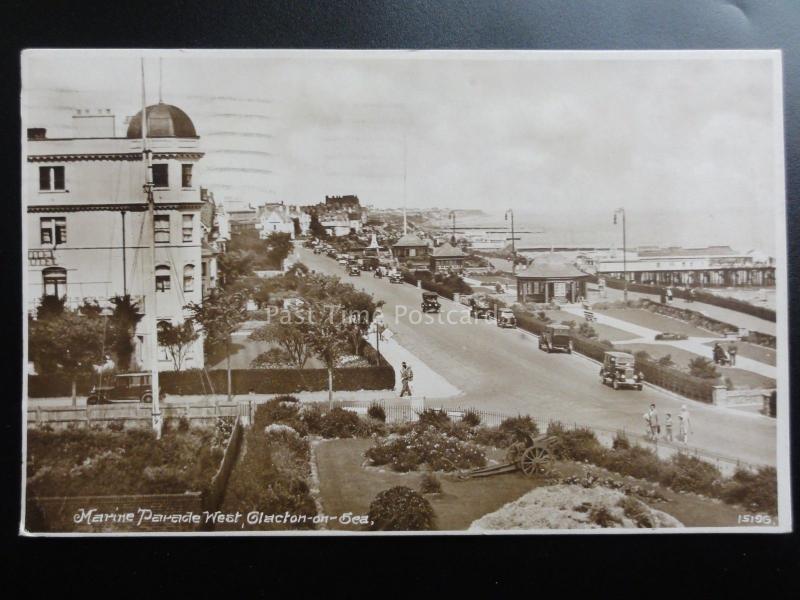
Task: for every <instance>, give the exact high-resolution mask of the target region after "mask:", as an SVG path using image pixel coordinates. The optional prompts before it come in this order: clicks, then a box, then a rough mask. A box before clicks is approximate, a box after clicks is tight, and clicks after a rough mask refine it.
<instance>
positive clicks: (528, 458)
mask: <svg viewBox="0 0 800 600" xmlns="http://www.w3.org/2000/svg"><path fill="white" fill-rule="evenodd" d="M552 462H553V457H552V455H551V454H550V451H549V450H548V449H547V448H544V447H542V446H532V447H531V448H528V449H527V450H525V452H523V453H522V457H521V458H520V459H519V467H520V469H521V470H522V472H523V473H524V474H525V475H527V476H528V477H533V476H534V475H536V474H537V473H540V474H544V473H547V472H549V471H550V467H551V466H552Z"/></svg>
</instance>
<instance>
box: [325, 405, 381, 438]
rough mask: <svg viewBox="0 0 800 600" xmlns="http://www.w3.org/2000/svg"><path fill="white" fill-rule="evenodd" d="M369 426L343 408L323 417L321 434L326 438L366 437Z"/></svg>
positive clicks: (331, 411)
mask: <svg viewBox="0 0 800 600" xmlns="http://www.w3.org/2000/svg"><path fill="white" fill-rule="evenodd" d="M367 429H368V427H367V425H366V423H364V422H363V421H362V420H361V418H360V417H359V416H358V415H357V414H356V413H354V412H351V411H349V410H345V409H343V408H339V407H338V406H337V407H336V408H333V409H332V410H330V411H329V412H327V413H325V414H324V415H323V416H322V420H321V422H320V428H319V434H320V435H322V437H324V438H352V437H364V436H365V435H369V433H367Z"/></svg>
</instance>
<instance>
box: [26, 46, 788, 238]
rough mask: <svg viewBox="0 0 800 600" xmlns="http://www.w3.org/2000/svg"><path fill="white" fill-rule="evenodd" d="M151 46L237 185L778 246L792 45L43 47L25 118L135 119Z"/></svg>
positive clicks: (570, 226)
mask: <svg viewBox="0 0 800 600" xmlns="http://www.w3.org/2000/svg"><path fill="white" fill-rule="evenodd" d="M141 56H145V70H146V92H147V99H148V103H154V102H156V101H157V100H158V97H159V87H160V88H161V96H162V98H163V101H164V102H166V103H169V104H175V105H177V106H179V107H180V108H182V109H183V110H185V111H186V112H187V114H188V115H189V116H190V117H191V118H192V120H193V122H194V124H195V127H196V128H197V131H198V135H200V137H201V143H202V146H203V149H204V150H205V152H206V156H205V158H204V159H203V160H202V161H201V169H200V170H199V171H198V175H197V176H198V177H199V178H200V181H201V182H202V185H204V186H205V187H208V188H210V189H211V190H212V191H214V193H215V196H216V197H217V198H224V199H226V200H240V201H243V202H252V203H256V204H259V203H262V202H265V201H271V202H272V201H284V202H286V203H289V204H314V203H317V202H321V201H323V200H324V197H325V195H332V194H337V195H338V194H357V195H358V196H359V198H360V199H361V201H362V203H363V204H367V205H373V206H375V207H400V206H402V205H403V203H404V202H405V203H406V204H407V206H409V207H419V208H429V207H447V208H470V209H476V208H479V209H483V210H485V211H486V212H489V213H492V215H493V218H494V220H495V221H498V220H502V213H503V211H505V210H506V209H509V208H510V209H513V210H514V211H515V213H516V214H517V219H518V221H519V223H520V226H525V225H527V226H529V227H543V228H544V229H545V230H546V231H548V232H550V233H551V234H552V235H554V236H556V237H557V238H558V239H559V240H560V239H562V238H567V237H569V238H570V239H573V240H577V239H581V240H582V239H583V238H584V237H586V238H592V237H593V236H594V232H596V231H598V229H601V230H602V231H601V233H600V235H599V237H600V238H603V239H599V240H598V243H602V242H604V241H606V239H605V238H609V240H611V238H614V239H616V237H618V235H619V232H618V228H617V229H615V228H614V227H613V224H612V223H611V214H612V213H613V211H614V209H616V208H618V207H625V210H626V214H627V217H628V219H627V220H628V225H629V232H628V234H629V240H630V242H631V243H632V244H636V243H638V244H646V243H674V244H680V245H704V244H706V243H726V244H732V245H734V246H736V247H737V248H739V249H742V250H748V249H751V248H758V249H762V250H765V251H768V252H770V253H774V239H775V219H776V216H779V215H780V214H782V208H780V205H779V204H778V202H779V200H778V198H779V196H780V194H781V193H782V191H783V187H782V180H781V179H780V177H782V170H781V171H776V168H778V167H781V166H782V164H783V163H782V160H783V159H782V154H779V152H778V150H779V148H778V147H777V144H776V139H778V136H779V135H781V129H780V128H781V123H782V117H781V115H780V114H777V112H776V110H775V107H776V106H777V105H776V102H775V99H776V97H777V95H779V94H780V93H781V90H780V88H779V87H778V85H777V84H776V78H775V70H774V68H775V60H774V59H775V56H776V55H774V54H773V55H769V54H766V53H763V52H761V53H754V54H750V55H743V54H742V53H731V54H724V53H716V54H713V55H711V54H701V55H693V54H690V53H667V54H656V53H650V54H648V55H646V56H643V55H642V54H624V53H607V54H598V53H568V54H565V53H552V52H551V53H535V52H485V53H475V52H468V53H459V52H446V53H431V52H412V51H407V52H369V53H368V52H361V53H359V52H345V53H340V52H335V51H316V52H309V51H278V52H231V51H227V52H200V51H188V52H187V51H133V52H130V51H107V50H106V51H104V50H96V51H64V50H59V51H29V52H28V53H26V54H24V56H23V59H22V63H23V101H22V104H23V106H22V119H23V127H46V128H47V129H48V135H51V136H58V135H64V136H68V135H70V132H71V116H72V114H73V113H74V111H75V110H76V109H79V108H89V109H96V108H110V109H111V110H112V112H113V113H115V114H116V115H117V116H118V130H119V131H118V134H119V135H124V131H125V126H124V123H123V119H124V117H125V116H128V115H132V114H134V113H135V112H137V111H138V110H140V108H141V80H140V72H141V71H140V69H141V67H140V57H141ZM159 64H160V68H159ZM159 72H160V77H159ZM159 78H160V80H161V83H160V85H159ZM781 152H782V151H781ZM776 209H779V210H776ZM553 243H556V242H555V241H554V242H553ZM576 243H584V242H576Z"/></svg>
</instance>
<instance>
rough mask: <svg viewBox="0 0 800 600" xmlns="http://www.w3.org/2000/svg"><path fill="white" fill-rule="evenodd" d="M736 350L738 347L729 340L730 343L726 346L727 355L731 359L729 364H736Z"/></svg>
mask: <svg viewBox="0 0 800 600" xmlns="http://www.w3.org/2000/svg"><path fill="white" fill-rule="evenodd" d="M738 351H739V349H738V348H737V347H736V344H734V343H733V342H731V343H730V345H729V346H728V356H729V357H730V359H731V366H732V367H734V366H736V353H737V352H738Z"/></svg>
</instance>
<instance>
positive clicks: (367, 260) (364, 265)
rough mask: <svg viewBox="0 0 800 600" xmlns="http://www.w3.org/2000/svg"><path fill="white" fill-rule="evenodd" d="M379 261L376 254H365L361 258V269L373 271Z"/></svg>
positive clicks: (378, 264)
mask: <svg viewBox="0 0 800 600" xmlns="http://www.w3.org/2000/svg"><path fill="white" fill-rule="evenodd" d="M380 264H381V262H380V260H378V257H377V256H365V257H364V258H362V259H361V270H362V271H374V270H375V269H377V268H378V267H379V266H380Z"/></svg>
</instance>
